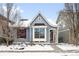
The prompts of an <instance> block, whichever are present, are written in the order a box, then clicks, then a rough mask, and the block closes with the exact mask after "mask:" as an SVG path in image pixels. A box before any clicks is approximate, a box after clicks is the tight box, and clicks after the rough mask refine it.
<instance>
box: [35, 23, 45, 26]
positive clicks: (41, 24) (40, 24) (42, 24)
mask: <svg viewBox="0 0 79 59" xmlns="http://www.w3.org/2000/svg"><path fill="white" fill-rule="evenodd" d="M34 25H35V26H45V24H44V23H35V24H34Z"/></svg>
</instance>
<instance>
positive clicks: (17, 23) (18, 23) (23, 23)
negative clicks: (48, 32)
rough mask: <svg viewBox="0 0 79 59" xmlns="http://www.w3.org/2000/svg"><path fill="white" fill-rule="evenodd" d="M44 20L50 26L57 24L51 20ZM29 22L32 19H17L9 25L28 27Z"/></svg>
mask: <svg viewBox="0 0 79 59" xmlns="http://www.w3.org/2000/svg"><path fill="white" fill-rule="evenodd" d="M46 21H47V22H48V24H49V25H50V26H53V27H57V24H56V23H55V22H54V21H53V20H51V19H48V20H46ZM31 22H32V20H25V21H19V22H16V23H15V24H13V25H10V26H11V27H29V26H30V23H31Z"/></svg>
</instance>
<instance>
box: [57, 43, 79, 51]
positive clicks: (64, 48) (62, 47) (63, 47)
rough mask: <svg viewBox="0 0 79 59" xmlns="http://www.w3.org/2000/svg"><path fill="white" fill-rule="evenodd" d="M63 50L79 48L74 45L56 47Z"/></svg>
mask: <svg viewBox="0 0 79 59" xmlns="http://www.w3.org/2000/svg"><path fill="white" fill-rule="evenodd" d="M56 46H58V47H59V48H61V49H62V50H77V51H78V50H79V46H74V45H72V44H62V45H56Z"/></svg>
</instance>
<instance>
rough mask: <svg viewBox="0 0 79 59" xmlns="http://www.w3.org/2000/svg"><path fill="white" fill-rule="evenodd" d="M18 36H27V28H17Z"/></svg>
mask: <svg viewBox="0 0 79 59" xmlns="http://www.w3.org/2000/svg"><path fill="white" fill-rule="evenodd" d="M17 38H26V29H24V28H21V29H17Z"/></svg>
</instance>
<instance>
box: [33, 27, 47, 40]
mask: <svg viewBox="0 0 79 59" xmlns="http://www.w3.org/2000/svg"><path fill="white" fill-rule="evenodd" d="M35 28H45V38H35V35H34V32H35ZM46 28H47V26H33V41H46Z"/></svg>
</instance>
